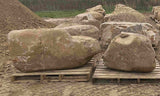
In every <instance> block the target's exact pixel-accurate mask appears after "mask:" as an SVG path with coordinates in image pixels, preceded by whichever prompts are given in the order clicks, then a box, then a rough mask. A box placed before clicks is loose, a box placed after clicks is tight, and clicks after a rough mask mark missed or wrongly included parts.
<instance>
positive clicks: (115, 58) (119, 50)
mask: <svg viewBox="0 0 160 96" xmlns="http://www.w3.org/2000/svg"><path fill="white" fill-rule="evenodd" d="M103 59H104V62H105V65H106V66H107V67H108V68H111V69H116V70H122V71H134V72H151V71H153V70H154V69H155V67H156V64H155V52H154V49H153V48H152V45H151V42H150V40H149V39H148V38H147V37H146V36H144V35H140V34H136V33H121V34H119V35H118V36H116V37H115V38H114V39H113V40H112V41H111V44H110V45H109V47H108V49H107V50H106V51H105V53H104V57H103Z"/></svg>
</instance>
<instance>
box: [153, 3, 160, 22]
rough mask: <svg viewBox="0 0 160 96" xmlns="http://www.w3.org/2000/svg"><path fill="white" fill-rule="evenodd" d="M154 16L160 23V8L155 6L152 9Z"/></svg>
mask: <svg viewBox="0 0 160 96" xmlns="http://www.w3.org/2000/svg"><path fill="white" fill-rule="evenodd" d="M152 12H153V15H154V19H157V20H158V21H160V6H154V7H153V9H152Z"/></svg>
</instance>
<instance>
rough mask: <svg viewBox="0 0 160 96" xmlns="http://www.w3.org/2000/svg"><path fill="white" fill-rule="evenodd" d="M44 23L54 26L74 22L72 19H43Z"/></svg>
mask: <svg viewBox="0 0 160 96" xmlns="http://www.w3.org/2000/svg"><path fill="white" fill-rule="evenodd" d="M44 21H46V22H49V23H52V24H54V25H60V24H62V23H71V22H73V21H74V18H44Z"/></svg>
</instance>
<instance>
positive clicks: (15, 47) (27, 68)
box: [8, 29, 100, 72]
mask: <svg viewBox="0 0 160 96" xmlns="http://www.w3.org/2000/svg"><path fill="white" fill-rule="evenodd" d="M8 40H9V49H10V54H11V57H12V58H13V61H14V66H15V67H16V68H17V69H19V70H20V71H23V72H31V71H40V70H51V69H67V68H74V67H79V66H82V65H84V64H86V63H87V62H88V61H89V60H90V59H91V58H92V57H93V56H94V55H95V54H96V53H98V52H99V51H100V45H99V43H98V41H97V40H96V39H93V38H90V37H86V36H70V35H69V34H68V33H66V32H63V31H62V30H57V29H26V30H15V31H11V32H10V33H9V34H8Z"/></svg>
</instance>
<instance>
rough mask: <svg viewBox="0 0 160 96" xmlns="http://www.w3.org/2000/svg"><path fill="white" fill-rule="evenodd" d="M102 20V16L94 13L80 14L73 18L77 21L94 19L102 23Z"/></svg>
mask: <svg viewBox="0 0 160 96" xmlns="http://www.w3.org/2000/svg"><path fill="white" fill-rule="evenodd" d="M103 18H104V16H103V15H102V14H101V13H98V12H94V11H91V12H85V13H81V14H78V15H77V16H75V19H77V20H78V21H82V20H93V19H96V20H98V21H100V22H102V21H103Z"/></svg>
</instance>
